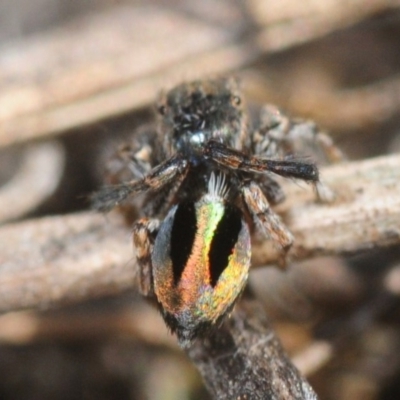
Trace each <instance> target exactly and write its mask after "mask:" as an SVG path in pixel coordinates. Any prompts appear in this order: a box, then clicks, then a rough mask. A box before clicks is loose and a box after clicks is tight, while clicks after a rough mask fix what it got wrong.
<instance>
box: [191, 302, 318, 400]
mask: <svg viewBox="0 0 400 400" xmlns="http://www.w3.org/2000/svg"><path fill="white" fill-rule="evenodd" d="M188 354H189V357H190V358H191V359H192V361H193V362H194V363H195V364H196V366H197V368H198V369H199V371H200V373H201V375H202V376H203V379H204V381H205V383H206V385H207V387H208V389H209V391H210V392H211V394H212V395H213V396H214V398H215V399H219V400H225V399H252V400H257V399H260V400H261V399H263V400H265V399H271V400H273V399H276V400H289V399H290V400H294V399H298V400H305V399H309V400H311V399H317V396H316V394H315V393H314V391H313V390H312V388H311V387H310V385H309V384H308V383H307V382H306V381H305V379H304V378H302V377H301V375H300V374H299V372H298V371H297V369H296V368H295V367H294V366H293V364H291V362H290V361H289V359H288V358H287V356H286V355H285V353H284V351H283V349H282V347H281V345H280V343H279V341H278V339H277V338H276V336H275V334H274V332H273V331H272V329H271V327H270V326H269V323H268V321H267V320H266V318H265V316H264V313H263V311H262V308H261V307H259V306H257V304H256V303H254V302H249V301H247V300H246V301H245V300H244V301H241V302H240V305H239V306H238V307H236V309H235V312H234V313H233V315H232V317H231V318H230V319H228V320H227V321H226V322H225V323H224V324H223V326H222V327H221V328H219V329H218V330H216V331H215V332H213V333H212V334H211V335H210V336H209V337H207V338H206V339H203V340H201V339H198V340H197V341H196V342H195V343H194V344H193V345H192V347H191V348H190V349H189V350H188Z"/></svg>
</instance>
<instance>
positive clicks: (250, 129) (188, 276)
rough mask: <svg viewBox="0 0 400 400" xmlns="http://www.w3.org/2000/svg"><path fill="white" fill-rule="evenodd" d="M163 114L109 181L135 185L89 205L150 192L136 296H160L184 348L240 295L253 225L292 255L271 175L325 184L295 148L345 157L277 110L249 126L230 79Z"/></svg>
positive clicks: (188, 92)
mask: <svg viewBox="0 0 400 400" xmlns="http://www.w3.org/2000/svg"><path fill="white" fill-rule="evenodd" d="M157 110H158V120H157V122H156V124H155V128H154V129H153V130H143V131H142V132H141V133H140V135H139V136H137V137H136V138H135V139H134V142H133V144H131V145H130V146H128V147H124V152H123V155H122V153H121V154H120V155H119V156H117V159H119V161H120V163H121V169H120V170H118V168H117V169H115V168H113V170H112V171H110V172H109V173H110V174H111V175H112V177H111V178H112V180H111V181H112V182H115V181H116V180H118V176H122V175H123V176H124V177H125V176H126V171H127V170H128V171H129V173H130V174H131V175H132V179H131V180H129V181H128V182H121V183H120V184H118V185H113V186H108V187H105V188H103V189H102V190H100V192H98V193H96V194H95V195H94V196H93V203H94V207H95V208H97V209H99V210H103V211H104V210H109V209H110V208H112V207H114V206H116V205H118V204H120V203H121V202H126V201H127V200H128V199H129V198H131V197H132V196H134V195H135V194H138V193H146V195H145V196H142V200H141V204H139V205H138V204H135V207H136V208H137V212H138V214H139V216H140V218H139V219H138V220H137V221H136V222H135V223H134V226H133V240H134V244H135V247H136V256H137V260H138V266H139V277H140V279H139V284H140V290H141V292H142V293H143V294H145V295H154V296H155V297H156V300H157V302H158V304H159V306H160V309H161V312H162V314H163V316H164V319H165V321H166V323H167V325H168V326H169V327H170V328H171V330H172V331H174V332H176V334H177V336H178V338H179V340H180V343H181V344H182V345H188V344H189V343H190V341H191V340H192V339H193V338H194V337H195V336H196V335H198V334H199V333H202V332H206V331H207V329H208V328H209V327H210V326H213V325H215V324H216V323H218V321H220V320H221V319H222V318H223V316H224V315H225V314H226V313H227V312H229V310H231V309H232V307H233V305H234V302H235V300H236V299H237V297H238V296H239V294H240V293H241V291H242V290H243V288H244V286H245V283H246V280H247V275H248V270H249V266H250V255H251V254H250V253H251V251H250V232H251V231H252V229H253V227H254V226H256V227H258V228H259V229H260V230H261V231H262V232H263V233H264V234H265V235H266V236H267V237H268V238H270V239H271V240H273V241H274V242H275V243H276V245H277V246H279V247H280V248H281V249H282V254H283V255H285V254H286V252H287V251H288V250H289V249H290V246H291V245H292V242H293V236H292V234H291V233H290V232H289V230H288V229H287V228H286V227H285V225H284V224H283V223H282V222H281V220H280V218H279V217H278V215H277V214H275V213H274V211H273V210H272V209H271V207H270V203H272V204H276V203H278V202H280V201H282V200H283V198H284V195H283V193H282V190H281V189H280V186H279V184H278V183H277V182H276V181H275V180H274V178H273V176H274V175H280V176H283V177H290V178H296V179H301V180H304V181H306V182H310V183H312V184H314V185H315V186H316V187H317V185H319V181H318V180H319V178H318V169H317V167H316V166H315V164H314V163H313V162H302V161H296V160H295V158H293V156H292V154H291V153H293V151H294V150H295V146H296V143H297V142H298V141H304V142H313V143H317V144H318V145H319V146H320V147H321V148H322V149H323V150H324V151H325V153H326V154H327V155H328V157H329V156H331V155H332V154H333V155H337V154H339V152H338V151H337V149H336V147H335V146H334V145H333V144H332V142H331V141H330V139H329V138H328V137H327V136H326V135H324V134H322V133H320V132H317V131H316V130H315V126H314V125H312V124H309V123H307V122H301V121H299V122H296V123H290V122H289V120H288V119H287V118H286V117H284V116H282V115H281V114H280V112H279V111H278V110H277V109H276V108H273V107H271V106H268V107H264V108H263V109H262V111H261V118H260V121H259V122H258V123H255V124H254V126H250V125H249V123H248V120H247V113H246V110H245V108H244V104H243V99H242V95H241V93H240V91H239V88H238V84H237V82H236V81H235V80H234V79H225V78H222V79H210V80H204V81H195V82H191V83H185V84H182V85H179V86H177V87H175V88H173V89H172V90H170V91H168V92H166V93H163V94H162V95H161V96H160V99H159V102H158V106H157ZM287 155H289V157H286V156H287ZM114 166H115V163H114ZM122 170H123V171H124V173H123V174H122V173H121V171H122Z"/></svg>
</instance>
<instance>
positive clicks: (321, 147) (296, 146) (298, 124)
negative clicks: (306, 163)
mask: <svg viewBox="0 0 400 400" xmlns="http://www.w3.org/2000/svg"><path fill="white" fill-rule="evenodd" d="M252 142H253V151H254V153H255V154H258V155H260V156H263V157H271V156H273V155H274V154H275V155H276V154H279V153H282V152H283V153H285V154H298V153H300V152H304V151H303V150H306V152H311V153H314V154H315V155H317V154H318V152H320V153H321V152H322V155H323V158H324V159H325V160H326V161H328V162H329V163H336V162H340V161H343V160H344V159H345V156H344V154H343V153H342V151H341V150H340V149H339V148H338V147H337V146H336V145H335V144H334V142H333V140H332V138H331V137H330V136H329V135H328V134H327V133H325V132H322V131H321V130H320V129H319V128H318V126H317V125H316V124H315V122H313V121H307V120H302V119H289V118H288V117H287V116H286V115H284V114H283V113H282V112H281V111H280V110H279V109H278V108H277V107H275V106H272V105H266V106H264V107H263V108H262V110H261V115H260V126H259V128H258V129H257V130H255V131H254V132H253V134H252ZM316 153H317V154H316Z"/></svg>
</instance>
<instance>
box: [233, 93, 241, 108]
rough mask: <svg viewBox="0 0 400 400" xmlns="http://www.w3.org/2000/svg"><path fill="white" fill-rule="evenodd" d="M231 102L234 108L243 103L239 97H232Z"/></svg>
mask: <svg viewBox="0 0 400 400" xmlns="http://www.w3.org/2000/svg"><path fill="white" fill-rule="evenodd" d="M231 101H232V104H233V105H234V106H240V104H241V103H242V99H241V98H240V97H239V96H237V95H234V96H232V100H231Z"/></svg>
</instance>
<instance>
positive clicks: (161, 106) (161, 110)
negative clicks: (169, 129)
mask: <svg viewBox="0 0 400 400" xmlns="http://www.w3.org/2000/svg"><path fill="white" fill-rule="evenodd" d="M157 111H158V113H159V114H160V115H165V113H166V111H167V107H166V106H165V104H159V105H158V106H157Z"/></svg>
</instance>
